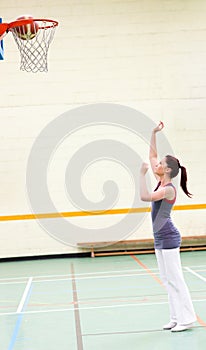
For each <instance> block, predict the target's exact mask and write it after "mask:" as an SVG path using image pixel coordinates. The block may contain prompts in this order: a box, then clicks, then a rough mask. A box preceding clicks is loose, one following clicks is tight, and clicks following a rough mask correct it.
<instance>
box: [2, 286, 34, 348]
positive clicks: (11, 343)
mask: <svg viewBox="0 0 206 350" xmlns="http://www.w3.org/2000/svg"><path fill="white" fill-rule="evenodd" d="M32 288H33V286H32V285H31V286H30V289H29V292H28V294H27V297H26V300H25V303H24V306H23V308H22V311H24V310H25V308H26V307H27V305H28V301H29V298H30V295H31V293H32ZM23 316H24V314H22V313H20V314H19V316H18V318H17V321H16V325H15V328H14V331H13V334H12V337H11V340H10V343H9V346H8V348H7V350H13V348H14V345H15V342H16V339H17V336H18V333H19V329H20V327H21V323H22V319H23Z"/></svg>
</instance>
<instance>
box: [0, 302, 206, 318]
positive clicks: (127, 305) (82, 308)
mask: <svg viewBox="0 0 206 350" xmlns="http://www.w3.org/2000/svg"><path fill="white" fill-rule="evenodd" d="M193 302H206V299H197V300H196V299H193ZM166 304H168V301H164V302H156V303H139V304H137V303H136V304H134V303H133V304H119V305H104V306H93V307H77V308H65V309H63V308H62V309H50V310H33V311H21V314H22V315H32V314H44V313H52V312H53V313H56V312H66V311H72V312H73V311H75V310H78V311H84V310H96V309H116V308H120V307H122V308H123V307H126V308H127V307H134V306H136V307H139V306H155V305H166ZM13 315H16V312H5V313H0V317H1V316H13Z"/></svg>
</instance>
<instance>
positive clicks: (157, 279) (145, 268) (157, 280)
mask: <svg viewBox="0 0 206 350" xmlns="http://www.w3.org/2000/svg"><path fill="white" fill-rule="evenodd" d="M130 256H131V258H132V259H134V260H135V261H136V262H137V263H138V264H139V265H140V266H142V267H143V269H144V270H146V272H147V273H148V274H149V275H150V276H151V277H152V278H153V279H154V280H155V281H156V282H157V283H159V284H160V285H161V286H163V284H162V281H161V280H160V279H159V277H157V275H155V274H154V273H153V272H152V271H151V269H149V268H148V267H147V266H146V265H145V264H143V262H141V261H140V260H139V259H138V258H137V257H136V256H135V255H130Z"/></svg>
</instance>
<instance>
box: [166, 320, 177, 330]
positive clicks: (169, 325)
mask: <svg viewBox="0 0 206 350" xmlns="http://www.w3.org/2000/svg"><path fill="white" fill-rule="evenodd" d="M176 325H177V322H174V321H170V322H169V323H167V324H165V325H164V326H163V329H165V330H169V329H172V328H174V327H175V326H176Z"/></svg>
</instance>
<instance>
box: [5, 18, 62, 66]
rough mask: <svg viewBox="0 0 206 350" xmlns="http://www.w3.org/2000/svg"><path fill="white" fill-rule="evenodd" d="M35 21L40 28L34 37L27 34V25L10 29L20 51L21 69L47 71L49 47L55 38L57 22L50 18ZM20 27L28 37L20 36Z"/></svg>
mask: <svg viewBox="0 0 206 350" xmlns="http://www.w3.org/2000/svg"><path fill="white" fill-rule="evenodd" d="M35 22H36V23H37V24H38V30H37V31H36V32H35V33H34V37H33V38H32V39H31V38H30V37H29V36H27V33H26V30H25V28H26V25H24V26H22V27H14V28H11V29H10V31H11V32H12V34H13V37H14V39H15V41H16V43H17V46H18V49H19V52H20V56H21V63H20V69H21V70H23V71H27V72H33V73H36V72H47V71H48V64H47V55H48V49H49V45H50V43H51V41H52V39H53V36H54V33H55V29H56V25H57V24H56V22H54V21H49V20H35ZM19 28H21V33H22V31H23V34H24V37H25V38H26V39H22V38H21V37H20V36H19V30H20V29H19ZM24 31H25V33H24Z"/></svg>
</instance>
